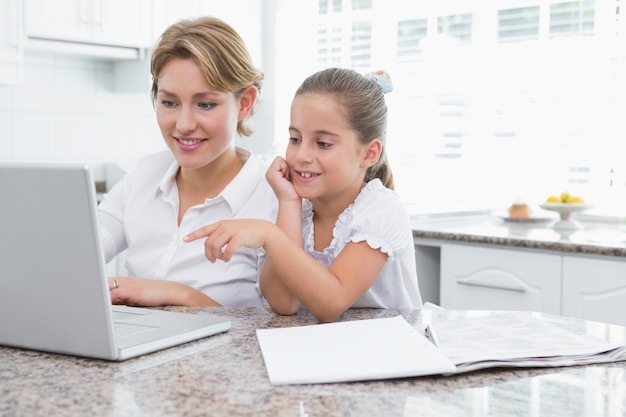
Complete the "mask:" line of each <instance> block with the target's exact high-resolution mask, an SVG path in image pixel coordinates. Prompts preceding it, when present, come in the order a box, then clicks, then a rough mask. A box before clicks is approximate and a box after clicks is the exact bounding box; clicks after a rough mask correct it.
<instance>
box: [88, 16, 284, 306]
mask: <svg viewBox="0 0 626 417" xmlns="http://www.w3.org/2000/svg"><path fill="white" fill-rule="evenodd" d="M150 71H151V73H152V100H153V102H154V106H155V109H156V116H157V122H158V125H159V128H160V130H161V133H162V135H163V138H164V140H165V143H166V144H167V146H168V148H169V150H166V151H163V152H161V153H157V154H154V155H149V156H147V157H145V158H144V159H143V160H141V161H140V162H139V163H138V165H137V167H136V169H135V171H134V172H133V173H132V174H130V175H128V176H126V177H125V178H124V179H123V180H122V181H121V182H120V183H118V184H116V186H115V187H114V188H113V189H112V190H111V191H110V192H109V193H108V194H107V195H106V196H105V198H104V200H103V201H102V203H101V204H100V206H99V216H100V224H101V229H102V236H103V245H104V248H105V254H106V260H107V262H108V261H109V260H111V259H112V258H113V257H114V256H115V255H117V254H118V253H119V252H121V251H123V250H125V249H127V256H126V269H127V270H128V271H129V273H130V274H129V275H131V276H130V277H115V278H111V279H110V280H109V281H110V282H109V285H110V288H111V299H112V301H113V303H115V304H131V305H142V306H159V305H220V304H221V305H228V306H260V305H263V304H264V303H263V299H262V297H261V295H260V293H259V291H258V287H257V277H258V268H259V266H260V264H261V262H262V257H263V256H264V254H263V251H262V250H252V249H244V250H241V251H238V252H237V253H236V254H234V255H233V259H232V261H231V262H230V263H229V264H224V263H216V264H211V263H209V262H208V261H207V260H206V258H205V256H204V248H203V247H202V243H201V242H197V243H185V242H183V241H182V236H185V235H186V234H188V233H189V232H191V231H193V230H195V229H196V228H197V227H198V225H203V224H210V223H214V222H216V221H218V220H221V219H230V218H258V219H265V220H268V221H274V220H275V213H276V197H275V195H274V193H273V192H272V189H271V187H270V186H269V184H268V183H267V182H266V180H265V178H264V173H265V171H266V167H262V166H261V165H260V163H259V161H258V160H257V159H256V158H255V157H254V156H253V155H251V154H250V153H249V152H248V151H246V150H244V149H241V148H237V147H235V145H234V142H235V138H236V137H237V135H238V134H239V135H242V136H248V135H250V134H251V133H252V130H251V128H250V125H249V119H250V118H251V117H252V115H253V114H254V111H255V108H256V105H257V99H258V95H259V90H260V87H261V83H262V81H263V74H262V73H261V72H260V71H259V70H257V69H256V68H255V67H254V65H253V63H252V61H251V59H250V56H249V54H248V51H247V49H246V47H245V45H244V43H243V41H242V39H241V38H240V37H239V35H238V34H237V33H236V32H235V31H234V30H233V29H232V28H231V27H230V26H229V25H227V24H226V23H224V22H223V21H221V20H219V19H215V18H211V17H205V18H199V19H196V20H187V21H181V22H179V23H176V24H173V25H172V26H170V27H169V28H168V29H166V30H165V32H164V33H163V34H162V36H161V37H160V39H159V40H158V41H157V43H156V45H155V48H154V52H153V54H152V60H151V67H150Z"/></svg>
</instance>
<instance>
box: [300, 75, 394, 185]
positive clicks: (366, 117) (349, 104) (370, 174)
mask: <svg viewBox="0 0 626 417" xmlns="http://www.w3.org/2000/svg"><path fill="white" fill-rule="evenodd" d="M301 94H329V95H331V96H332V97H334V99H335V100H337V102H338V103H339V104H340V105H341V107H342V108H343V110H344V114H345V116H346V119H347V121H348V124H349V125H350V127H351V128H352V129H353V130H354V131H355V132H356V133H357V135H358V137H359V140H360V141H361V143H362V144H364V145H366V144H368V143H370V142H371V141H372V140H373V139H376V138H379V139H380V140H381V142H382V143H383V147H382V150H381V153H380V158H378V161H377V162H376V163H375V164H374V165H372V166H371V167H369V168H368V169H367V171H366V172H365V178H364V181H365V182H368V181H370V180H372V179H374V178H379V179H380V180H381V182H382V183H383V185H384V186H385V187H387V188H391V189H393V188H394V183H393V174H392V173H391V167H390V165H389V161H388V160H387V152H386V150H385V149H386V146H385V142H386V138H385V136H386V130H387V104H386V103H385V95H384V92H383V88H382V87H381V86H380V85H378V84H377V83H376V82H375V81H372V80H370V79H369V78H367V77H365V76H363V75H362V74H360V73H358V72H356V71H354V70H351V69H345V68H328V69H325V70H322V71H319V72H316V73H315V74H313V75H311V76H309V77H308V78H306V79H305V80H304V82H303V83H302V84H301V85H300V87H299V88H298V90H297V91H296V96H298V95H301Z"/></svg>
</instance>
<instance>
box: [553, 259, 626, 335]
mask: <svg viewBox="0 0 626 417" xmlns="http://www.w3.org/2000/svg"><path fill="white" fill-rule="evenodd" d="M625 305H626V261H623V260H609V259H606V260H605V259H589V258H582V257H574V256H564V257H563V315H564V316H570V317H578V318H582V319H585V320H595V321H601V322H605V323H613V324H619V325H621V326H626V307H624V306H625Z"/></svg>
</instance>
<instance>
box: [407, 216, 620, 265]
mask: <svg viewBox="0 0 626 417" xmlns="http://www.w3.org/2000/svg"><path fill="white" fill-rule="evenodd" d="M580 223H581V225H582V227H583V228H582V229H580V230H573V231H559V230H555V229H554V228H553V227H552V224H553V223H551V222H549V221H546V222H527V223H524V222H508V221H504V220H503V219H501V218H499V217H497V216H490V215H482V216H458V217H447V218H436V219H426V218H422V219H419V218H416V219H414V220H413V225H412V226H413V237H414V238H416V239H417V241H418V243H419V240H420V239H421V240H425V241H433V242H439V243H442V242H455V243H469V244H481V245H496V246H502V247H512V248H523V249H531V250H541V251H553V252H562V253H578V254H585V255H592V256H613V257H626V231H624V229H623V226H622V225H619V224H617V223H610V222H604V223H603V222H589V221H588V222H584V221H581V222H580Z"/></svg>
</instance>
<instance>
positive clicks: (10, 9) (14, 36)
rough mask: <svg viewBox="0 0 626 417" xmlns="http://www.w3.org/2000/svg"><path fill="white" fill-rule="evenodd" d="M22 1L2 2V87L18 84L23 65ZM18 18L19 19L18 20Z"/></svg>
mask: <svg viewBox="0 0 626 417" xmlns="http://www.w3.org/2000/svg"><path fill="white" fill-rule="evenodd" d="M21 7H22V1H21V0H1V1H0V85H3V84H16V83H17V82H18V81H19V80H20V75H21V64H22V39H21V36H20V35H21V32H20V26H19V22H21V19H20V16H21V10H22V9H21ZM16 17H17V19H16Z"/></svg>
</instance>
